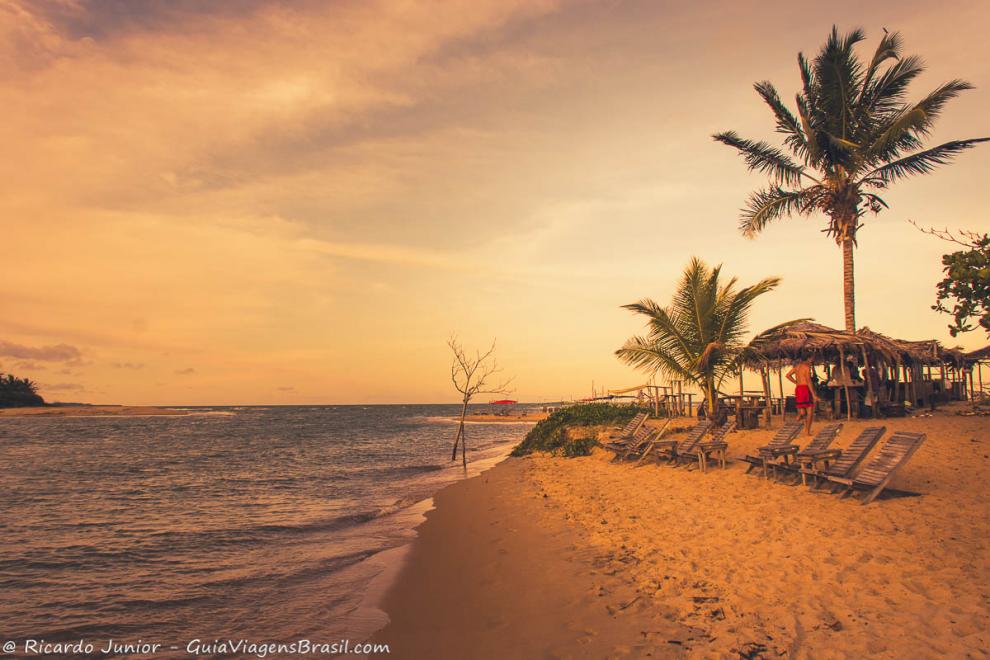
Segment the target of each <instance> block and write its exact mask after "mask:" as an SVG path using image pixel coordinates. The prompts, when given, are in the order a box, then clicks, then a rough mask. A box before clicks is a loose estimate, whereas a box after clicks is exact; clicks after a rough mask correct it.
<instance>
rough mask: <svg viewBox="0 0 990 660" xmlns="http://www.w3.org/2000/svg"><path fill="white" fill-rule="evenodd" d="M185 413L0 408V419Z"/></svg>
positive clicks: (110, 408)
mask: <svg viewBox="0 0 990 660" xmlns="http://www.w3.org/2000/svg"><path fill="white" fill-rule="evenodd" d="M186 414H188V413H186V412H185V411H182V410H172V409H169V408H157V407H155V406H37V407H32V408H0V417H33V416H41V417H144V416H148V415H186Z"/></svg>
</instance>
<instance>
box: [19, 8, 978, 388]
mask: <svg viewBox="0 0 990 660" xmlns="http://www.w3.org/2000/svg"><path fill="white" fill-rule="evenodd" d="M988 19H990V7H988V6H987V5H986V3H985V2H982V1H973V2H956V3H948V4H938V3H930V2H915V1H907V2H873V3H863V2H855V3H854V2H845V1H836V2H829V3H800V2H799V3H795V2H731V3H730V2H725V3H714V2H712V3H704V2H699V3H680V2H658V1H643V2H637V1H632V2H625V1H621V0H601V1H591V0H589V1H581V2H563V1H559V2H558V1H555V0H469V1H465V2H456V1H452V2H444V3H431V2H413V1H397V2H374V1H366V2H357V1H354V2H322V1H317V0H300V1H297V2H293V1H286V2H264V1H262V0H228V1H226V2H222V3H218V2H207V1H205V0H102V1H97V0H34V1H30V2H29V1H21V0H0V140H2V141H3V144H4V145H5V155H6V157H5V158H3V159H0V229H2V234H0V235H2V236H3V238H2V240H0V263H2V266H0V272H2V277H0V371H5V372H7V371H9V372H13V373H15V374H18V375H22V376H30V377H31V378H33V379H34V380H36V381H38V382H39V383H40V384H41V393H42V394H43V395H44V396H45V397H46V398H47V399H49V400H61V401H87V402H99V403H121V404H163V405H187V404H208V405H220V404H303V403H394V402H409V403H412V402H447V401H453V400H455V399H456V393H455V392H454V390H453V388H452V387H451V384H450V379H449V376H450V372H449V364H450V354H449V350H448V348H447V346H446V341H447V339H448V337H450V336H451V335H456V336H457V337H458V338H459V339H460V340H461V341H462V342H463V343H464V344H465V345H466V346H468V347H475V346H479V347H480V346H486V345H487V344H489V343H490V342H491V341H492V340H493V338H497V354H498V357H499V362H500V364H502V365H503V367H504V369H505V374H506V375H512V376H514V377H515V391H514V394H513V395H512V396H513V397H514V398H518V399H520V400H525V401H540V400H555V399H560V398H570V397H579V396H586V395H587V394H588V393H589V392H590V389H591V386H592V382H594V383H595V385H596V387H602V386H606V387H613V388H618V387H623V386H632V385H636V384H637V383H640V382H643V380H644V377H643V375H642V374H638V373H637V372H635V371H633V370H632V369H631V368H629V367H627V366H624V365H622V364H621V363H619V362H618V361H617V360H616V358H615V357H614V354H613V353H614V350H615V349H616V348H618V347H619V346H620V345H621V344H622V343H623V341H624V340H625V339H626V338H627V337H628V336H630V335H633V334H637V333H639V332H640V331H641V329H642V323H641V321H640V320H639V319H637V318H636V317H635V316H634V315H632V314H631V313H630V312H628V311H626V310H623V309H621V308H620V306H621V305H622V304H625V303H630V302H634V301H636V300H638V299H640V298H643V297H652V298H654V299H656V300H658V301H660V302H666V301H668V300H669V298H670V295H671V293H672V290H673V287H674V284H675V282H676V280H677V278H678V275H679V274H680V272H681V271H682V269H683V268H684V266H685V265H686V264H687V262H688V260H689V259H690V257H691V256H694V255H696V256H698V257H701V258H702V259H704V260H705V261H707V262H709V263H712V264H714V263H722V264H724V272H726V273H728V274H730V275H735V276H737V277H738V278H739V279H740V282H741V283H742V284H749V283H752V282H755V281H757V280H759V279H761V278H763V277H767V276H771V275H775V276H780V277H782V278H783V280H782V283H781V285H780V287H779V288H778V290H776V291H774V292H773V293H771V294H769V295H767V296H765V297H764V298H762V299H761V300H760V301H759V302H758V303H757V305H756V308H755V309H754V311H753V314H752V317H751V320H750V326H751V328H752V330H753V331H757V330H760V329H763V328H766V327H769V326H771V325H774V324H776V323H778V322H781V321H784V320H787V319H792V318H800V317H813V318H815V319H817V320H818V321H819V322H821V323H824V324H826V325H831V326H834V327H841V326H842V325H843V320H842V289H841V251H840V250H839V248H838V247H836V246H835V244H834V242H832V241H831V239H829V238H827V237H826V236H825V235H824V234H822V233H821V231H820V230H821V229H822V227H823V226H824V221H823V219H822V218H811V219H805V218H795V219H790V220H784V221H780V222H779V223H777V224H775V225H773V226H772V227H770V228H768V229H767V230H766V231H765V232H764V233H763V234H762V235H760V236H759V237H757V238H756V239H753V240H750V239H746V238H743V237H742V236H741V235H740V234H739V232H738V230H737V222H738V210H739V208H740V207H741V206H742V205H743V203H744V201H745V199H746V196H747V195H748V193H749V192H751V191H752V190H755V189H757V188H758V187H760V186H761V185H762V184H763V182H764V180H763V179H762V178H761V177H760V176H759V175H758V174H749V173H747V172H746V169H745V167H744V164H743V163H742V161H741V160H740V159H739V157H738V156H737V155H735V154H734V152H732V151H731V150H730V149H728V148H727V147H725V146H723V145H719V144H716V143H715V142H713V141H712V140H711V137H710V136H711V134H712V133H715V132H718V131H722V130H728V129H734V130H737V131H739V132H740V133H741V134H743V135H744V136H747V137H752V138H755V139H768V140H771V141H773V140H774V138H775V135H774V132H773V123H772V120H771V117H770V114H769V112H768V110H767V109H766V107H765V106H763V105H762V102H761V101H760V100H759V98H758V97H757V96H756V94H755V92H754V91H753V89H752V85H753V83H754V82H756V81H759V80H764V79H766V80H770V81H772V82H773V83H774V84H775V85H777V87H778V89H779V90H780V91H781V94H782V96H783V97H784V98H785V99H792V98H793V95H794V93H795V92H796V91H797V87H798V84H799V77H798V71H797V66H796V57H797V53H798V52H799V51H804V52H806V53H814V52H816V51H817V49H818V48H819V47H820V46H821V44H822V43H823V42H824V40H825V38H826V36H827V33H828V31H829V30H830V29H831V26H832V25H833V24H837V25H838V26H839V28H840V29H841V30H848V29H851V28H854V27H862V28H864V29H865V30H866V32H867V35H868V41H867V43H866V44H865V48H864V50H863V52H864V56H865V54H866V52H867V51H868V52H872V48H873V47H875V44H876V41H877V39H878V38H879V36H880V35H881V34H882V29H883V28H885V27H886V28H887V29H889V30H898V31H900V32H901V33H902V35H903V37H904V40H905V44H906V48H905V50H906V52H908V53H917V54H919V55H921V56H922V57H923V58H924V59H925V61H926V63H927V64H928V70H927V72H926V73H925V74H924V75H923V76H922V77H921V79H920V80H919V81H918V82H916V83H915V85H914V87H913V88H912V89H913V92H912V97H913V98H920V97H921V96H922V95H923V94H925V93H927V92H928V91H929V90H930V89H931V88H934V87H935V86H937V85H938V84H941V83H942V82H945V81H947V80H950V79H952V78H964V79H966V80H968V81H970V82H972V83H973V84H974V85H975V86H976V89H975V90H973V91H970V92H967V93H965V94H963V95H962V96H961V97H960V98H959V99H957V100H955V101H954V102H952V103H951V104H950V105H949V106H948V107H947V109H946V111H945V113H944V115H943V117H942V118H941V120H940V121H939V124H938V127H937V130H936V131H935V133H934V134H933V136H932V143H933V144H934V143H937V142H941V141H945V140H949V139H958V138H969V137H981V136H988V135H990V119H988V117H990V113H988V112H987V110H988V108H990V40H987V39H986V36H985V25H986V24H987V21H988ZM988 171H990V146H986V145H984V146H983V147H982V148H981V147H977V148H976V149H974V150H971V151H969V152H966V153H964V154H963V155H962V156H960V157H959V158H958V159H957V160H956V162H955V163H954V164H952V165H950V166H948V167H945V168H942V169H940V170H939V171H938V172H936V173H934V174H932V175H929V176H926V177H921V178H916V179H913V180H910V181H906V182H902V183H899V184H897V185H896V186H895V187H892V188H891V189H890V190H889V191H888V192H887V193H886V194H885V198H886V199H887V201H888V203H889V204H890V207H891V208H890V210H887V211H885V212H883V213H882V214H880V215H879V216H878V217H875V218H874V217H868V218H867V219H866V226H865V227H864V228H863V229H862V230H861V232H860V234H859V247H858V250H857V253H856V260H857V263H856V267H857V271H856V277H857V315H858V318H857V321H858V324H859V325H861V326H862V325H868V326H870V327H871V328H873V329H875V330H879V331H881V332H884V333H886V334H889V335H892V336H896V337H902V338H905V339H922V338H930V337H935V338H937V339H940V340H942V341H944V342H946V343H947V344H950V345H955V344H961V345H962V346H963V347H965V348H967V349H972V348H977V347H979V346H982V345H984V344H985V343H986V340H987V338H986V336H985V334H984V335H982V336H981V334H979V333H970V334H968V335H965V336H962V337H960V338H959V339H952V338H951V337H949V335H948V332H947V330H946V324H947V322H948V320H949V319H948V317H947V316H944V315H940V314H938V313H936V312H934V311H932V310H931V309H930V306H931V305H932V303H933V302H934V297H935V283H936V282H937V281H938V280H939V279H940V275H941V265H940V258H941V255H942V254H944V253H945V252H948V251H951V250H952V246H951V245H950V244H947V243H944V242H941V241H939V240H938V239H935V238H932V237H930V236H925V235H922V234H921V233H919V232H918V230H917V229H915V228H914V227H913V226H912V225H911V224H909V222H908V221H909V220H914V221H916V222H918V223H920V224H922V225H935V226H938V227H940V228H941V227H948V228H950V229H970V230H977V231H988V230H990V216H988V214H987V212H986V198H985V189H986V176H987V172H988Z"/></svg>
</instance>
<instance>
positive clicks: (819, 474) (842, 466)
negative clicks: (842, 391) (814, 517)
mask: <svg viewBox="0 0 990 660" xmlns="http://www.w3.org/2000/svg"><path fill="white" fill-rule="evenodd" d="M886 431H887V427H886V426H868V427H867V428H865V429H863V430H862V431H861V432H860V434H859V435H858V436H857V437H856V439H855V440H853V441H852V444H851V445H849V446H848V447H846V448H845V449H843V450H841V453H840V454H839V455H838V456H837V457H835V460H834V461H832V464H831V465H829V466H828V467H827V468H826V469H825V470H824V471H818V470H815V469H814V468H812V469H807V470H802V471H803V472H804V474H805V477H808V476H811V477H814V478H815V485H814V486H813V490H816V489H817V488H818V485H819V482H820V481H821V480H824V482H829V483H831V480H832V478H833V477H835V478H840V479H849V478H851V477H852V474H853V472H854V471H855V470H856V468H857V467H859V464H860V463H862V462H863V459H864V458H866V455H867V454H869V453H870V450H871V449H873V447H874V446H875V445H876V444H877V442H879V441H880V438H881V437H882V436H883V434H884V433H886Z"/></svg>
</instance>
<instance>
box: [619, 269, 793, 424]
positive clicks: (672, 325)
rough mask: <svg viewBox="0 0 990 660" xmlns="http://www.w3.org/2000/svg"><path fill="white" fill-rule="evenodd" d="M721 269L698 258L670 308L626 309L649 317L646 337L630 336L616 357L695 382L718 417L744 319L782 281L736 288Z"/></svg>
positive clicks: (646, 302) (646, 303)
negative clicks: (718, 404)
mask: <svg viewBox="0 0 990 660" xmlns="http://www.w3.org/2000/svg"><path fill="white" fill-rule="evenodd" d="M721 271H722V266H721V265H719V266H715V267H714V268H709V267H708V266H707V265H705V263H704V262H703V261H701V260H700V259H698V258H697V257H695V258H693V259H691V263H690V264H688V267H687V268H686V269H685V270H684V275H683V276H682V277H681V281H680V283H679V284H678V286H677V290H676V291H675V293H674V298H673V300H672V301H671V303H670V305H669V306H668V307H661V306H660V305H659V304H657V303H656V302H654V301H653V300H650V299H649V298H644V299H643V300H640V301H639V302H637V303H633V304H631V305H623V307H624V308H625V309H628V310H631V311H633V312H636V313H638V314H642V315H643V316H645V317H646V318H647V329H648V330H647V334H646V335H645V336H637V337H631V338H630V339H628V340H627V341H626V343H625V345H623V347H622V348H620V349H619V350H617V351H616V352H615V354H616V355H617V356H618V357H619V359H620V360H622V361H623V362H625V363H626V364H630V365H632V366H634V367H637V368H640V369H644V370H648V371H653V372H660V373H662V374H664V375H666V376H668V377H671V378H678V379H683V380H687V381H691V382H693V383H695V384H696V385H697V386H698V387H699V388H700V389H701V391H702V392H704V394H705V398H706V401H707V404H708V411H709V413H712V414H714V412H715V402H716V401H717V398H718V397H717V394H718V389H719V387H720V386H721V384H722V381H723V380H724V379H725V378H726V376H729V375H731V374H734V373H736V357H737V356H738V355H739V353H740V352H741V351H742V350H743V348H744V345H743V343H742V337H743V335H744V334H745V332H746V317H747V316H748V315H749V310H750V308H751V307H752V306H753V301H755V300H756V299H757V298H758V297H759V296H761V295H763V294H764V293H766V292H767V291H770V290H772V289H773V288H774V287H776V286H777V284H778V283H779V282H780V279H779V278H776V277H771V278H767V279H765V280H762V281H761V282H759V283H758V284H754V285H753V286H749V287H745V288H742V289H737V288H736V278H732V279H730V280H729V281H728V282H724V283H723V282H721V281H720V280H719V277H720V275H721Z"/></svg>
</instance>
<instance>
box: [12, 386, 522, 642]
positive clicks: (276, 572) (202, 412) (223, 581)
mask: <svg viewBox="0 0 990 660" xmlns="http://www.w3.org/2000/svg"><path fill="white" fill-rule="evenodd" d="M186 412H188V413H190V414H187V415H183V416H155V417H78V418H60V417H22V418H6V419H0V456H2V464H0V469H2V472H0V594H2V597H0V622H2V623H0V626H2V630H0V636H3V637H4V639H5V640H16V641H17V642H18V645H19V647H20V645H21V643H22V642H23V641H24V640H29V639H33V640H39V639H40V640H45V641H46V642H47V643H52V642H73V641H79V640H93V643H94V644H97V645H98V644H100V643H101V642H102V641H105V640H110V639H113V640H122V641H136V640H139V639H140V640H143V641H144V642H146V643H162V644H164V645H165V647H164V648H165V649H166V652H165V653H164V654H163V655H168V654H169V653H168V652H167V649H168V648H170V647H177V648H179V649H180V650H183V651H184V650H185V647H186V645H187V644H188V643H189V641H190V640H195V639H199V640H206V641H208V642H210V643H212V642H213V641H214V640H225V639H235V640H236V639H247V640H252V641H257V642H261V641H265V640H273V641H282V640H293V639H301V638H309V639H314V640H327V641H333V640H339V639H344V638H347V639H355V640H359V639H362V638H365V637H367V636H368V635H369V634H370V633H371V632H373V630H374V628H375V627H377V626H380V625H381V624H382V623H383V622H384V619H383V617H382V616H380V613H379V615H378V616H376V614H375V611H374V603H373V602H372V601H373V600H374V599H369V594H368V592H369V585H373V584H375V583H376V582H377V584H378V585H379V586H378V588H379V590H380V589H381V579H382V578H381V577H378V578H377V580H376V576H380V575H381V574H382V572H383V571H384V572H385V573H389V572H391V573H392V574H394V572H395V570H394V569H395V567H394V565H392V564H394V562H393V561H392V559H394V558H395V557H397V556H398V550H397V548H399V547H400V546H402V545H404V544H407V543H408V542H409V541H410V540H411V539H412V538H413V537H414V532H413V531H412V530H413V527H414V526H415V525H416V524H418V523H419V522H420V521H421V520H422V514H423V512H424V511H425V510H426V509H427V508H428V507H429V500H428V498H429V497H430V496H431V495H432V494H433V493H434V492H436V491H437V490H438V489H439V488H441V487H442V486H444V485H446V484H448V483H451V482H453V481H455V480H458V479H463V478H464V476H465V473H464V471H463V470H462V468H461V464H460V459H459V458H458V460H457V462H454V463H451V461H450V446H451V442H452V439H453V434H454V431H455V426H454V424H453V423H452V422H451V419H450V418H451V417H452V416H454V415H455V414H456V413H457V412H458V408H457V407H455V406H442V405H437V406H431V405H395V406H287V407H239V408H196V409H188V410H186ZM527 429H528V425H525V424H484V423H476V424H471V425H469V426H468V434H469V435H468V456H469V459H470V460H471V462H472V466H474V467H473V468H472V469H473V470H474V471H477V469H479V467H481V466H485V465H491V464H493V462H496V461H497V460H498V459H500V458H501V457H504V456H505V455H506V454H507V452H508V451H509V449H510V448H511V447H512V445H513V444H514V443H516V442H518V441H519V440H521V439H522V437H523V436H524V435H525V433H526V431H527ZM177 655H181V654H177Z"/></svg>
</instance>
